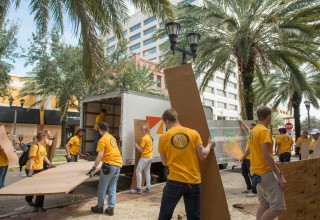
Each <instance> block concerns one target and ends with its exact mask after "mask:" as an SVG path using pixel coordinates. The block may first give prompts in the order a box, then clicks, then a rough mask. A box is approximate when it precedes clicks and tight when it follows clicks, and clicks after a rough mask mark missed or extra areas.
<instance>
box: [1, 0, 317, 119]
mask: <svg viewBox="0 0 320 220" xmlns="http://www.w3.org/2000/svg"><path fill="white" fill-rule="evenodd" d="M28 4H29V1H21V5H20V7H19V8H18V9H17V10H16V9H15V8H14V7H13V5H12V6H11V8H10V10H9V13H8V16H7V18H8V19H9V20H11V21H13V22H14V23H17V24H18V25H19V26H20V28H19V32H18V35H17V39H18V45H19V46H20V47H22V48H24V49H27V48H28V46H29V45H30V44H29V41H28V39H31V36H32V32H35V30H36V25H35V23H34V21H33V16H31V15H30V10H29V8H28V6H29V5H28ZM128 8H129V11H130V12H129V14H133V13H134V11H135V9H134V7H133V6H132V5H130V4H129V3H128ZM52 24H53V23H52V21H51V22H50V23H49V25H50V26H51V27H52ZM64 25H65V29H64V34H63V36H62V38H63V41H64V42H66V43H69V44H72V45H76V44H77V43H78V38H77V37H75V35H74V34H73V32H72V25H71V23H70V22H69V21H68V20H67V18H66V19H65V20H64ZM50 29H51V28H50ZM17 51H21V50H20V49H18V50H17ZM24 63H25V60H24V59H22V58H21V59H16V60H15V63H12V64H13V65H14V68H13V69H12V70H11V74H12V75H18V76H26V75H27V72H29V71H31V69H32V66H27V67H25V66H24ZM300 111H301V120H303V119H305V118H307V110H306V107H305V106H304V104H303V103H302V104H301V107H300ZM310 116H316V117H318V118H320V111H319V110H316V109H315V108H313V107H312V106H311V109H310Z"/></svg>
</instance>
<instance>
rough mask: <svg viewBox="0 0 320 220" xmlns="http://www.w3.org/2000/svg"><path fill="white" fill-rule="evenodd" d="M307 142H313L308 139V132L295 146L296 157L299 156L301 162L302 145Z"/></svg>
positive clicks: (303, 134)
mask: <svg viewBox="0 0 320 220" xmlns="http://www.w3.org/2000/svg"><path fill="white" fill-rule="evenodd" d="M305 142H307V143H310V142H311V140H310V138H309V137H308V132H307V131H303V132H302V134H301V137H299V138H298V140H297V141H296V145H295V152H296V155H299V159H300V160H301V154H300V149H301V143H305Z"/></svg>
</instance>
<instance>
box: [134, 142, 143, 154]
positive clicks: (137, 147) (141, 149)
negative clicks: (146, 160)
mask: <svg viewBox="0 0 320 220" xmlns="http://www.w3.org/2000/svg"><path fill="white" fill-rule="evenodd" d="M134 146H135V147H136V149H137V150H138V151H140V152H142V151H143V147H140V146H139V145H138V144H137V143H134Z"/></svg>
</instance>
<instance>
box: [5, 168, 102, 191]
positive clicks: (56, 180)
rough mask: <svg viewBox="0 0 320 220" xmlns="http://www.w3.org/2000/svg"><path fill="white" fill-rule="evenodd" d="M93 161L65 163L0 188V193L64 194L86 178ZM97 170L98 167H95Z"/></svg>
mask: <svg viewBox="0 0 320 220" xmlns="http://www.w3.org/2000/svg"><path fill="white" fill-rule="evenodd" d="M93 165H94V162H77V163H66V164H62V165H59V166H57V167H56V168H52V169H48V170H45V171H43V172H41V173H37V174H35V175H33V176H32V177H26V178H24V179H22V180H20V181H18V182H15V183H13V184H11V185H8V186H6V187H5V188H2V189H0V195H7V196H9V195H10V196H22V195H48V194H66V193H68V192H70V191H72V190H73V189H74V188H76V187H77V186H78V185H80V184H81V183H82V182H84V181H85V180H87V179H88V178H89V176H87V175H86V173H87V172H88V171H89V170H90V169H91V168H92V166H93ZM97 170H99V169H97Z"/></svg>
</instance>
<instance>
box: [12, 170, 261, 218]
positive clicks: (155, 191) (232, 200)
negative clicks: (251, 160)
mask: <svg viewBox="0 0 320 220" xmlns="http://www.w3.org/2000/svg"><path fill="white" fill-rule="evenodd" d="M221 177H222V181H223V184H224V189H225V193H226V197H227V201H228V207H229V211H230V215H231V219H232V220H251V219H252V220H253V219H255V217H254V216H253V215H250V214H245V213H243V212H240V211H238V210H237V209H234V208H233V205H234V204H257V203H258V201H257V197H254V198H248V197H246V196H245V194H242V193H241V190H242V189H243V188H244V186H245V184H244V180H243V177H242V176H241V174H240V173H238V172H232V171H221ZM163 187H164V183H162V184H158V185H154V186H152V188H151V189H152V193H150V194H146V193H143V194H130V193H129V191H123V192H121V193H118V194H117V204H116V208H115V215H114V216H107V215H105V214H94V213H92V212H90V211H89V210H90V207H91V206H94V205H96V202H97V198H96V197H95V198H91V199H86V200H84V201H81V202H79V203H74V204H71V205H67V206H64V207H61V208H50V207H49V209H48V210H47V212H45V213H28V214H23V215H20V216H17V217H14V218H10V219H11V220H18V219H45V218H47V219H105V218H106V219H108V218H109V219H119V220H122V219H139V220H147V219H148V220H153V219H157V217H158V214H159V209H160V202H161V196H162V189H163ZM178 215H179V217H182V218H180V219H186V215H185V211H184V204H183V200H180V202H179V204H178V206H177V207H176V209H175V213H174V215H173V219H178Z"/></svg>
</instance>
